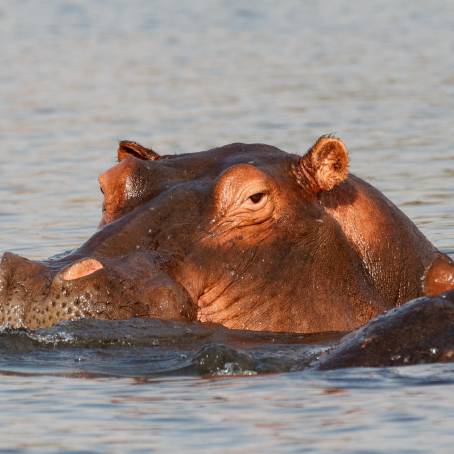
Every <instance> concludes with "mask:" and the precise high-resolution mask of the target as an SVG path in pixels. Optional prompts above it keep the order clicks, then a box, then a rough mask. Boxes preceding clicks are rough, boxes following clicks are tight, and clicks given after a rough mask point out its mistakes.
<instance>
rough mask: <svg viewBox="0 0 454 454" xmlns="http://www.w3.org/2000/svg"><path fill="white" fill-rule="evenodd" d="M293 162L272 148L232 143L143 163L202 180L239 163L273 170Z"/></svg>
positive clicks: (287, 156)
mask: <svg viewBox="0 0 454 454" xmlns="http://www.w3.org/2000/svg"><path fill="white" fill-rule="evenodd" d="M293 158H295V157H294V156H293ZM290 160H292V155H290V154H288V153H286V152H285V151H282V150H280V149H279V148H276V147H273V146H270V145H265V144H244V143H233V144H229V145H224V146H222V147H217V148H212V149H210V150H207V151H201V152H197V153H185V154H180V155H166V156H163V157H162V158H161V159H160V160H158V161H144V164H145V166H147V167H149V168H153V167H154V166H158V167H159V166H160V165H161V166H166V167H167V166H168V167H170V168H172V169H174V170H175V171H176V172H179V173H180V174H181V176H182V178H183V179H188V180H192V179H197V178H201V177H213V178H216V177H217V176H218V175H219V174H220V173H222V172H223V171H224V170H226V169H228V168H229V167H231V166H233V165H236V164H246V163H247V164H252V165H255V166H257V167H260V168H271V167H273V166H276V165H279V164H284V165H285V164H286V163H288V162H289V161H290Z"/></svg>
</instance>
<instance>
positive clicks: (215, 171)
mask: <svg viewBox="0 0 454 454" xmlns="http://www.w3.org/2000/svg"><path fill="white" fill-rule="evenodd" d="M297 159H298V157H297V156H296V155H291V154H288V153H286V152H284V151H282V150H280V149H279V148H276V147H273V146H270V145H264V144H242V143H234V144H230V145H225V146H222V147H218V148H213V149H211V150H207V151H202V152H197V153H185V154H180V155H164V156H161V157H160V158H159V159H158V160H142V159H138V158H136V157H129V158H126V159H125V160H123V161H121V162H120V163H119V164H118V165H117V166H114V167H113V168H111V169H109V170H108V171H107V172H106V173H105V174H103V175H102V176H101V177H100V183H101V189H102V191H103V193H104V197H105V199H104V213H103V220H102V221H101V224H102V225H103V224H106V223H109V222H111V221H113V220H115V219H117V218H119V217H121V216H123V215H124V214H126V213H128V212H130V211H131V210H133V209H134V208H136V207H138V206H140V205H142V204H144V203H146V202H147V201H148V200H150V199H152V198H154V197H156V196H157V195H159V194H161V193H162V192H164V191H166V190H168V189H170V188H172V187H174V186H175V185H179V184H182V183H185V182H196V181H197V180H201V179H203V180H215V179H216V178H218V177H219V175H221V174H222V173H223V172H225V171H226V170H227V169H228V168H230V167H232V166H235V165H238V164H249V165H253V166H256V167H258V168H260V169H261V170H263V171H265V172H266V173H267V174H269V175H270V176H272V177H274V178H276V179H280V178H282V177H283V176H284V175H288V172H287V171H288V169H289V165H290V164H291V163H292V162H295V161H296V160H297ZM286 170H287V171H286Z"/></svg>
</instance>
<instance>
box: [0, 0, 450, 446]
mask: <svg viewBox="0 0 454 454" xmlns="http://www.w3.org/2000/svg"><path fill="white" fill-rule="evenodd" d="M452 30H454V4H453V3H452V2H450V1H441V0H440V1H434V2H430V3H429V2H423V1H419V0H417V1H409V0H408V1H397V2H396V1H380V2H374V1H372V2H367V3H366V2H360V1H348V2H347V1H340V0H336V1H331V2H317V1H305V2H300V1H296V0H295V1H292V0H286V1H281V2H279V3H276V2H271V1H267V0H266V1H258V0H257V1H249V2H240V1H228V2H227V1H222V0H215V1H208V0H206V1H202V0H196V1H194V0H192V1H189V0H188V1H181V2H168V1H164V0H153V1H145V0H134V1H130V2H121V1H116V0H109V1H107V0H104V1H97V2H89V1H88V0H86V1H83V0H72V1H70V0H64V1H57V0H50V1H47V2H36V1H32V0H28V1H27V0H23V1H17V2H7V1H6V0H5V1H1V0H0V144H1V147H0V232H1V233H0V250H6V249H8V250H13V251H15V252H17V253H20V254H22V255H25V256H27V257H30V258H36V259H39V258H45V257H48V256H50V255H53V254H56V253H58V252H61V251H64V250H69V249H72V248H74V247H77V246H78V245H80V243H81V242H82V241H83V240H85V239H86V238H87V237H88V236H89V235H90V234H91V233H92V232H93V231H94V229H95V228H96V225H97V223H98V220H99V217H100V205H101V194H100V192H99V189H98V184H97V175H98V174H99V173H101V172H102V171H103V170H105V169H106V168H107V167H109V166H110V165H112V164H113V162H114V159H115V148H116V144H117V141H118V140H120V139H131V140H136V141H139V142H142V143H143V144H144V145H151V146H153V148H155V149H156V150H158V151H161V152H163V153H181V152H188V151H191V152H192V151H197V150H203V149H208V148H211V147H214V146H217V145H223V144H225V143H229V142H237V141H243V142H264V143H269V144H272V145H276V146H279V147H280V148H282V149H284V150H287V151H290V152H296V153H303V152H304V151H305V150H306V149H307V148H308V147H309V145H310V144H311V142H312V141H313V140H314V139H315V138H317V137H318V136H319V135H321V134H323V133H327V132H335V133H336V134H337V135H339V136H340V137H342V138H343V139H344V141H345V143H346V144H347V146H348V148H349V150H350V154H351V160H352V163H351V170H352V172H353V173H355V174H357V175H359V176H361V177H362V178H364V179H366V180H368V181H370V182H371V183H373V184H374V185H376V186H377V187H378V188H379V189H381V190H382V191H384V192H385V194H386V195H387V196H388V197H389V198H391V199H392V200H393V201H394V202H395V203H397V204H398V206H399V207H400V208H402V209H403V210H404V212H405V213H407V214H408V215H409V216H410V217H411V218H412V219H413V220H414V221H415V222H416V224H417V225H418V226H419V227H420V228H421V230H422V231H423V232H424V233H425V234H426V235H427V236H428V237H429V238H430V240H431V241H433V242H434V243H435V244H436V245H437V246H438V247H439V248H441V249H442V250H443V251H446V252H449V253H454V229H453V227H454V204H453V202H452V194H453V190H454V183H453V181H454V179H453V177H454V139H453V136H452V134H451V131H452V124H453V107H454V39H453V32H452ZM331 340H332V339H325V338H307V337H304V336H303V337H301V336H273V335H271V336H267V335H263V336H247V335H245V334H241V335H240V334H238V335H233V334H228V333H226V332H224V331H219V332H217V331H215V332H212V331H210V330H209V329H208V330H204V328H201V327H198V326H187V327H184V326H181V325H178V324H165V323H160V322H156V321H137V320H136V321H132V322H124V323H123V324H121V323H120V324H115V323H114V324H100V325H98V324H96V323H94V324H93V323H92V322H88V321H85V322H77V323H73V324H71V323H70V324H64V325H62V326H59V327H57V328H53V329H50V330H47V331H42V332H37V333H29V332H24V331H20V332H9V331H6V332H2V333H0V406H1V408H2V411H1V412H0V448H2V449H4V450H5V452H22V451H25V452H43V453H49V452H62V451H67V452H119V453H120V452H121V453H122V452H152V451H159V450H169V451H170V450H172V451H182V450H183V449H185V450H188V451H198V452H199V451H210V452H245V451H249V452H263V451H268V452H276V451H279V452H316V453H320V452H371V453H372V452H411V453H413V452H421V453H423V452H424V453H426V452H429V451H432V452H451V451H452V442H453V435H452V433H453V427H454V426H453V425H454V422H453V421H454V419H453V416H454V415H453V412H454V410H453V408H454V405H453V404H454V400H453V398H451V397H450V396H451V395H452V394H453V388H452V385H453V366H451V365H421V366H414V367H407V368H388V369H378V370H373V369H349V370H342V371H334V372H323V373H320V372H313V371H308V370H304V366H305V365H306V364H307V363H308V362H310V361H311V359H312V358H313V355H315V354H317V352H320V350H321V349H323V348H324V347H323V346H324V345H326V344H327V343H329V342H330V341H331Z"/></svg>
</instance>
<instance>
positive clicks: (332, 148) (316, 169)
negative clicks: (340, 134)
mask: <svg viewBox="0 0 454 454" xmlns="http://www.w3.org/2000/svg"><path fill="white" fill-rule="evenodd" d="M348 164H349V158H348V152H347V149H346V148H345V145H344V144H343V142H342V141H341V140H340V139H338V138H337V137H334V136H332V135H325V136H321V137H320V138H319V139H318V140H317V141H316V142H315V143H314V145H312V147H311V148H310V149H309V151H308V152H307V153H306V154H305V155H304V156H303V157H302V158H301V159H300V162H299V175H298V182H299V183H300V184H301V185H303V186H304V187H305V188H307V189H309V191H311V192H314V193H318V192H320V191H330V190H331V189H333V188H334V187H336V186H337V185H339V184H340V183H342V182H343V181H344V180H345V179H346V178H347V176H348Z"/></svg>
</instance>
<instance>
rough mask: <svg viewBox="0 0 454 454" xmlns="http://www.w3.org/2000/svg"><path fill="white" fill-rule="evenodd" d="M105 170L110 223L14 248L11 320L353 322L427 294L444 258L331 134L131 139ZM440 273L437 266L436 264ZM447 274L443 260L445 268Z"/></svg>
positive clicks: (2, 311)
mask: <svg viewBox="0 0 454 454" xmlns="http://www.w3.org/2000/svg"><path fill="white" fill-rule="evenodd" d="M118 160H119V163H118V164H117V165H116V166H114V167H113V168H111V169H110V170H108V171H107V172H105V173H104V174H102V175H101V176H100V179H99V180H100V186H101V190H102V192H103V194H104V204H103V214H102V219H101V223H100V229H99V230H98V231H97V232H96V233H95V234H94V235H93V236H92V237H91V238H90V239H89V240H88V241H87V242H86V243H85V244H83V245H82V246H81V247H80V248H79V249H77V250H76V251H75V252H73V253H71V254H70V255H68V256H66V257H64V258H59V259H54V260H52V259H50V260H47V261H43V262H33V261H29V260H27V259H25V258H22V257H19V256H17V255H14V254H11V253H5V254H4V256H3V258H2V262H1V265H0V322H2V323H6V324H9V325H10V326H13V327H17V326H27V327H31V328H35V327H41V326H48V325H51V324H53V323H55V322H57V321H59V320H64V319H74V318H80V317H87V316H90V317H99V318H107V319H120V318H129V317H135V316H141V317H142V316H143V317H159V318H163V319H172V320H199V321H202V322H213V323H221V324H223V325H225V326H227V327H230V328H239V329H253V330H270V331H293V332H315V331H340V330H342V331H343V330H350V329H352V328H354V327H357V326H358V325H361V324H362V323H365V322H366V321H368V320H369V319H370V318H371V317H373V316H375V315H376V314H377V313H379V312H381V311H383V310H385V309H387V308H390V307H393V306H396V305H398V304H400V303H402V302H404V301H406V300H408V299H410V298H412V297H416V296H419V295H421V294H422V293H423V287H424V282H423V281H422V280H421V279H422V278H423V277H424V276H425V275H427V274H429V275H430V273H427V269H428V267H429V266H430V265H431V264H432V263H433V262H434V261H437V260H438V261H440V260H442V261H443V260H446V258H445V256H442V255H441V254H439V253H438V252H437V251H436V250H435V249H434V248H433V246H432V245H431V244H430V243H429V242H428V241H427V240H426V239H425V238H424V236H423V235H422V234H421V233H420V232H419V231H418V230H417V228H416V227H415V226H414V225H413V224H412V223H411V221H409V220H408V218H407V217H406V216H405V215H404V214H403V213H401V212H400V211H399V210H398V209H397V208H396V207H395V206H394V205H392V204H391V202H389V201H388V200H387V199H386V198H385V197H384V196H383V195H382V194H381V193H380V192H378V191H377V190H375V189H374V188H373V187H371V186H369V185H368V184H367V183H365V182H364V181H362V180H360V179H358V178H356V177H354V176H352V175H350V176H349V175H348V153H347V150H346V148H345V146H344V144H343V143H342V142H341V141H340V140H339V139H337V138H335V137H331V136H322V137H321V138H320V139H319V140H317V141H316V143H315V144H314V145H313V146H312V147H311V148H310V149H309V151H308V152H307V153H306V154H304V155H303V156H301V155H297V154H288V153H286V152H284V151H281V150H279V149H278V148H275V147H272V146H268V145H262V144H249V145H246V144H240V143H237V144H231V145H227V146H223V147H220V148H215V149H212V150H209V151H205V152H199V153H188V154H181V155H175V156H159V155H158V154H157V153H155V152H154V151H153V150H151V149H148V148H145V147H142V146H141V145H139V144H137V143H135V142H129V141H124V142H121V143H120V147H119V150H118ZM432 274H433V273H432ZM435 274H436V273H435Z"/></svg>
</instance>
